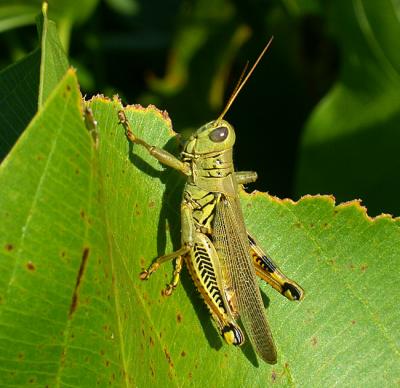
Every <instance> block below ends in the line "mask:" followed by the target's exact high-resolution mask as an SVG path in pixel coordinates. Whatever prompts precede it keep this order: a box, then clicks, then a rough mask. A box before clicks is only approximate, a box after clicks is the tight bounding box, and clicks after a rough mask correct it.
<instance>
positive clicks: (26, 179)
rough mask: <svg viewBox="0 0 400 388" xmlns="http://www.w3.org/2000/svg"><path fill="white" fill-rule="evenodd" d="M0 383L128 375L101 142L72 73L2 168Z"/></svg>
mask: <svg viewBox="0 0 400 388" xmlns="http://www.w3.org/2000/svg"><path fill="white" fill-rule="evenodd" d="M0 187H2V190H1V191H0V209H1V219H2V222H1V226H0V228H1V231H0V238H1V248H2V249H1V260H0V289H1V291H0V293H1V297H0V300H1V305H0V306H1V307H0V327H1V329H0V330H1V335H0V348H1V350H0V354H1V358H0V359H1V361H0V370H1V373H0V385H2V386H6V385H19V386H26V385H28V384H29V383H32V384H37V385H38V386H45V385H48V386H55V385H69V386H71V385H74V386H91V385H92V384H95V382H97V383H99V384H100V385H106V384H108V382H109V381H110V382H113V381H114V382H115V381H120V380H123V379H124V373H123V372H122V370H123V368H124V367H123V364H122V363H121V362H120V360H121V359H122V357H121V349H122V346H121V344H119V345H116V343H117V342H119V341H120V338H121V337H120V327H119V326H118V323H117V322H116V320H115V318H116V316H117V314H116V312H115V290H114V283H113V277H112V266H111V261H110V256H109V250H108V247H107V243H108V242H107V240H106V239H104V236H106V233H105V232H104V228H105V223H104V218H103V213H102V209H101V207H100V205H99V204H100V198H99V179H98V169H97V163H96V153H95V149H94V143H93V142H92V140H91V137H90V135H89V133H88V132H87V130H86V129H85V126H84V124H83V120H82V112H81V100H80V94H79V90H78V87H77V82H76V79H75V76H74V74H73V73H72V72H69V73H68V75H67V76H66V77H65V78H64V80H63V81H62V82H61V83H60V85H59V86H58V88H57V90H56V92H55V93H54V94H52V96H51V97H50V98H49V99H48V100H47V102H46V104H45V106H44V107H43V109H42V110H41V111H40V113H39V114H38V115H37V116H36V117H35V118H34V120H33V121H32V123H31V124H30V125H29V127H28V128H27V130H26V131H25V132H24V133H23V135H22V136H21V138H20V139H19V141H18V142H17V144H16V145H15V147H14V148H13V149H12V151H11V153H10V154H9V155H8V157H7V158H6V159H5V161H4V162H3V164H2V165H1V170H0Z"/></svg>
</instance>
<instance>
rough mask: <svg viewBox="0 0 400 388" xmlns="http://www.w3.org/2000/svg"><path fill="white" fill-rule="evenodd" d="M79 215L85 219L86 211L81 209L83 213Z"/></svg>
mask: <svg viewBox="0 0 400 388" xmlns="http://www.w3.org/2000/svg"><path fill="white" fill-rule="evenodd" d="M79 215H80V216H81V218H85V211H84V210H83V209H81V211H80V212H79Z"/></svg>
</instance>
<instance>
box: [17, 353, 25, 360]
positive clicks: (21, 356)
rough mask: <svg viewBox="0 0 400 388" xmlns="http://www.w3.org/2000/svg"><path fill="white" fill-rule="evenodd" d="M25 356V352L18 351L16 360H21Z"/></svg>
mask: <svg viewBox="0 0 400 388" xmlns="http://www.w3.org/2000/svg"><path fill="white" fill-rule="evenodd" d="M24 358H25V354H24V353H22V352H20V353H18V360H23V359H24Z"/></svg>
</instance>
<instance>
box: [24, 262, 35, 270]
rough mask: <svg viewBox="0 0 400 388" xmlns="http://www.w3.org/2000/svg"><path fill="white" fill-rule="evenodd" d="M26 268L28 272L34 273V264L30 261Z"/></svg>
mask: <svg viewBox="0 0 400 388" xmlns="http://www.w3.org/2000/svg"><path fill="white" fill-rule="evenodd" d="M26 268H28V270H29V271H34V270H35V269H36V267H35V264H33V263H32V262H31V261H28V262H27V263H26Z"/></svg>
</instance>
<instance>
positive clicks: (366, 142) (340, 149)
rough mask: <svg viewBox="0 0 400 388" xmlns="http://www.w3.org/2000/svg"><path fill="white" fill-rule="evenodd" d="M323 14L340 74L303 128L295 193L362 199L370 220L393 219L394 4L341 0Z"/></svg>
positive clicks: (398, 106)
mask: <svg viewBox="0 0 400 388" xmlns="http://www.w3.org/2000/svg"><path fill="white" fill-rule="evenodd" d="M324 9H325V16H326V18H327V20H329V22H330V30H331V32H332V34H333V36H334V39H335V40H336V41H337V43H338V45H339V47H340V50H341V58H342V64H341V72H340V76H339V79H338V80H337V82H336V84H335V86H334V87H333V89H332V90H331V91H330V93H329V94H328V95H327V96H326V97H325V98H324V99H323V100H322V101H321V103H320V104H319V106H318V107H317V109H316V110H315V111H314V113H313V114H312V116H311V117H310V119H309V121H308V124H307V125H306V128H305V133H304V136H303V141H302V146H301V152H300V164H299V168H298V177H297V178H298V179H297V189H298V192H299V193H300V194H304V193H333V194H334V195H335V196H336V197H337V198H338V199H339V200H348V199H351V198H362V199H363V200H365V203H366V205H367V207H368V209H369V210H370V212H371V213H372V214H379V213H380V212H382V211H386V212H394V213H396V214H398V213H399V211H400V206H399V201H398V198H399V196H400V185H399V184H398V181H399V170H400V159H399V158H398V157H396V155H397V153H398V144H399V142H400V137H399V136H400V135H399V131H398V128H399V125H400V98H399V89H400V65H399V64H400V42H399V40H398V39H396V38H395V37H397V36H399V34H400V22H399V18H398V15H399V12H400V4H399V3H398V2H393V1H389V0H384V1H379V2H373V1H365V0H353V1H346V0H345V1H336V2H334V3H332V4H330V5H329V7H328V6H326V7H324ZM382 203H384V207H383V205H382Z"/></svg>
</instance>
